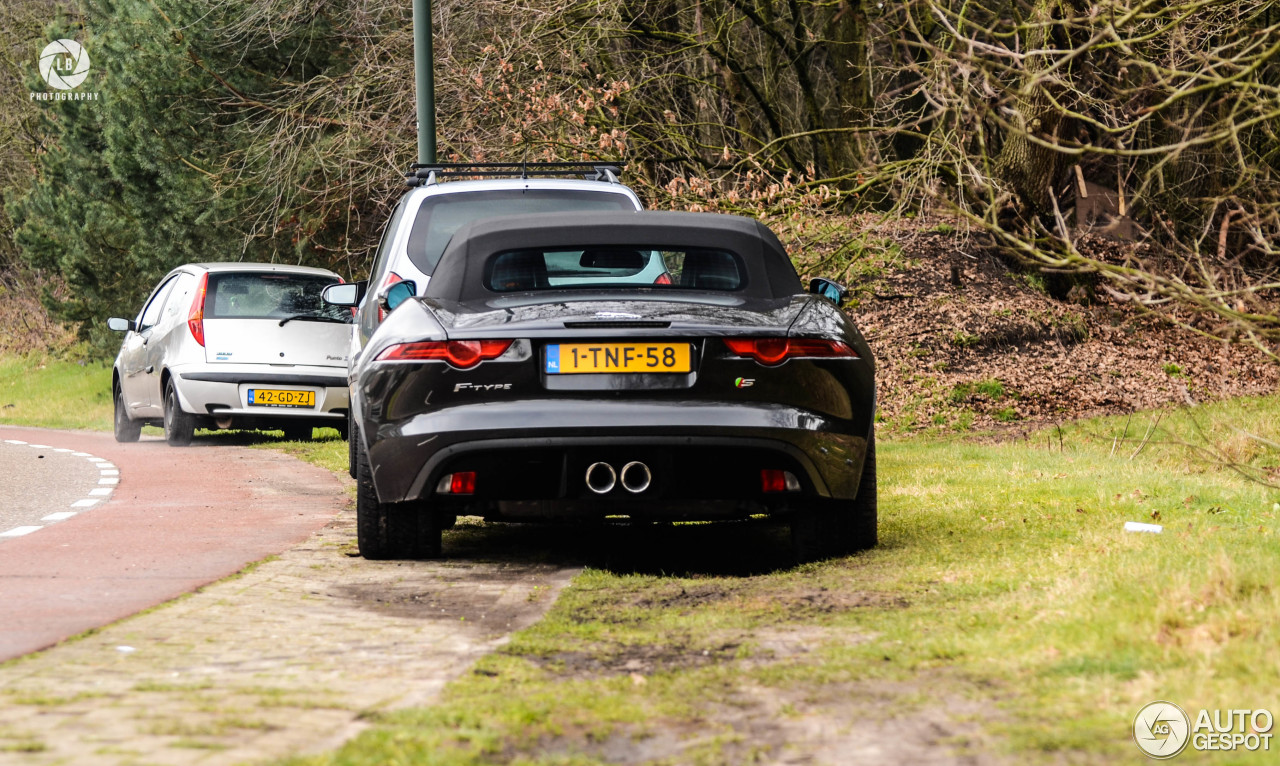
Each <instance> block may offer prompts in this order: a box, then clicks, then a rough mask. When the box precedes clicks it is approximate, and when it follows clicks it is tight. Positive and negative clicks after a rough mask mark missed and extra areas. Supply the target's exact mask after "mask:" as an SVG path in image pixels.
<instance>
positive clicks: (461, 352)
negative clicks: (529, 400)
mask: <svg viewBox="0 0 1280 766" xmlns="http://www.w3.org/2000/svg"><path fill="white" fill-rule="evenodd" d="M510 347H511V341H510V340H423V341H417V342H415V343H397V344H396V345H394V346H389V347H387V348H386V349H384V350H383V351H382V353H380V354H378V356H377V361H379V362H421V361H430V360H438V361H445V362H448V363H449V364H451V365H453V366H454V367H457V368H458V369H460V370H466V369H469V368H471V367H475V366H476V365H477V364H480V363H481V362H483V361H486V360H489V359H496V358H498V357H500V356H502V355H503V354H505V353H506V351H507V349H508V348H510Z"/></svg>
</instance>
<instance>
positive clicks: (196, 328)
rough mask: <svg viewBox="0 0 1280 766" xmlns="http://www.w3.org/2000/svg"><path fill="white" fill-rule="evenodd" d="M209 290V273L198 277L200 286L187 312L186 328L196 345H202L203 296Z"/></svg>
mask: <svg viewBox="0 0 1280 766" xmlns="http://www.w3.org/2000/svg"><path fill="white" fill-rule="evenodd" d="M208 289H209V272H207V271H206V272H205V273H204V276H202V277H200V286H199V287H197V288H196V297H195V298H194V299H192V301H191V310H190V311H189V312H187V328H188V329H189V330H191V337H193V338H195V339H196V343H199V344H200V345H201V346H203V345H204V296H205V292H206V291H207V290H208Z"/></svg>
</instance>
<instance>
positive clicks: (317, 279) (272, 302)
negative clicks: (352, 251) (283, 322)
mask: <svg viewBox="0 0 1280 766" xmlns="http://www.w3.org/2000/svg"><path fill="white" fill-rule="evenodd" d="M338 282H339V280H338V279H337V278H336V277H327V276H323V275H319V274H280V273H275V272H262V273H254V272H246V273H227V274H210V275H209V287H208V292H207V293H206V294H205V301H204V310H205V318H206V319H288V318H297V319H306V318H314V319H323V320H327V321H341V322H350V321H351V310H350V309H348V308H344V307H342V306H330V305H328V304H327V303H325V302H324V301H322V300H320V291H321V290H324V288H326V287H328V286H329V285H332V284H336V283H338Z"/></svg>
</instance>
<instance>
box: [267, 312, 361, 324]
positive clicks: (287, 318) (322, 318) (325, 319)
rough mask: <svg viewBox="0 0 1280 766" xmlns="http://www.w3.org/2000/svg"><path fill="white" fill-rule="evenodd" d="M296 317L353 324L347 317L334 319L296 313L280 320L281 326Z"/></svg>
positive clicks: (309, 320) (311, 320)
mask: <svg viewBox="0 0 1280 766" xmlns="http://www.w3.org/2000/svg"><path fill="white" fill-rule="evenodd" d="M295 319H305V320H306V321H308V322H336V323H338V324H351V323H350V322H348V321H347V320H345V319H334V318H333V317H322V316H316V315H315V314H294V315H293V316H291V317H285V318H284V319H281V320H280V326H281V327H284V323H285V322H292V321H293V320H295Z"/></svg>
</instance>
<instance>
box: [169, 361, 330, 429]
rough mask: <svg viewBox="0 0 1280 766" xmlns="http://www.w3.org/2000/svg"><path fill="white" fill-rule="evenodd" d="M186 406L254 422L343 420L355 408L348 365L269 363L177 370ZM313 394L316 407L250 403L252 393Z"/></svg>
mask: <svg viewBox="0 0 1280 766" xmlns="http://www.w3.org/2000/svg"><path fill="white" fill-rule="evenodd" d="M172 373H173V378H174V384H175V388H176V389H177V392H178V399H179V400H180V402H181V404H182V408H183V409H184V410H186V411H187V412H190V413H192V414H195V415H207V416H210V417H214V418H227V417H235V418H253V419H255V420H256V421H265V422H270V421H271V420H286V419H287V420H292V419H297V418H308V419H312V420H317V421H326V420H333V421H340V420H341V419H343V418H345V417H346V412H347V409H348V408H349V407H350V406H351V401H350V396H349V394H348V388H347V380H346V368H345V367H315V366H306V367H304V366H297V367H289V368H287V369H279V370H275V369H271V368H270V367H269V366H266V365H249V364H246V365H234V366H233V365H224V364H220V365H218V368H217V370H209V369H208V367H206V366H203V365H201V366H195V367H185V368H180V369H173V370H172ZM259 388H272V389H285V390H290V391H311V392H313V393H314V394H315V406H314V407H263V406H255V405H251V404H249V397H248V392H249V390H250V389H259Z"/></svg>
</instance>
